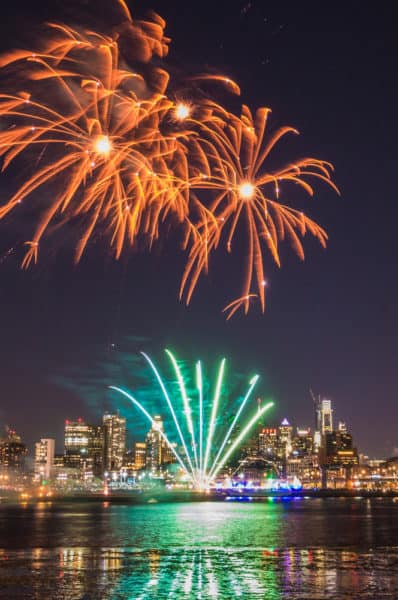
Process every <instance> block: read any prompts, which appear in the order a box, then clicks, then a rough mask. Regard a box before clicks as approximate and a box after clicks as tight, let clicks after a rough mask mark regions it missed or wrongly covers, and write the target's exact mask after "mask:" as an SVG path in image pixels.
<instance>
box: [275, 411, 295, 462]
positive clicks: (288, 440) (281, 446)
mask: <svg viewBox="0 0 398 600" xmlns="http://www.w3.org/2000/svg"><path fill="white" fill-rule="evenodd" d="M292 433H293V427H292V426H291V425H290V423H289V421H288V420H287V419H286V418H285V419H283V421H282V423H281V424H280V425H279V427H278V441H279V443H278V457H279V458H280V459H282V460H286V459H287V457H288V456H289V455H290V453H291V451H292Z"/></svg>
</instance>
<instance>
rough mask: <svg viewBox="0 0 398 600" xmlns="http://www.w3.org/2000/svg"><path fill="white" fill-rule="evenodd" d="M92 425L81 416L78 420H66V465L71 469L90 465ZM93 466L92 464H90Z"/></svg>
mask: <svg viewBox="0 0 398 600" xmlns="http://www.w3.org/2000/svg"><path fill="white" fill-rule="evenodd" d="M89 441H90V425H88V424H87V423H85V422H84V421H83V419H81V418H79V419H77V421H70V420H69V419H67V420H66V421H65V442H64V444H65V451H64V466H65V467H67V468H71V469H84V470H85V469H86V468H87V467H89V465H88V464H87V463H88V461H89V457H88V448H89ZM90 466H91V465H90Z"/></svg>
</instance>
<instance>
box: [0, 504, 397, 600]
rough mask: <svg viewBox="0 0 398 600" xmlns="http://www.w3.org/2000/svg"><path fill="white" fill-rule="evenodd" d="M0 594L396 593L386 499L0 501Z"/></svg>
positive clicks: (374, 599)
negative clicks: (138, 502) (21, 503)
mask: <svg viewBox="0 0 398 600" xmlns="http://www.w3.org/2000/svg"><path fill="white" fill-rule="evenodd" d="M0 598H7V599H8V598H10V599H11V598H12V599H14V598H15V599H22V598H24V599H40V600H42V599H46V600H47V599H57V600H69V599H71V600H72V599H76V600H78V599H79V600H83V599H84V600H94V599H95V600H97V599H98V600H107V599H128V600H133V599H137V600H138V599H142V600H143V599H163V598H186V599H194V598H202V599H203V600H206V599H213V598H220V599H222V600H230V599H232V598H246V599H247V598H264V599H267V600H273V599H289V600H297V599H301V600H324V599H326V598H336V599H339V600H345V599H350V600H352V599H358V600H360V599H364V598H367V599H369V600H370V599H371V600H383V599H386V598H389V599H398V503H393V502H392V501H389V500H377V499H375V500H364V499H362V500H360V499H358V500H341V499H330V500H324V499H307V500H306V499H303V500H291V501H289V502H281V501H277V502H265V503H258V504H248V503H245V504H239V503H210V502H209V503H207V502H206V503H203V502H202V503H186V504H148V505H126V506H125V505H115V504H108V503H104V504H90V503H79V504H77V503H70V504H53V505H51V504H46V503H42V504H38V505H36V506H26V507H19V506H15V507H10V506H8V507H7V506H1V505H0Z"/></svg>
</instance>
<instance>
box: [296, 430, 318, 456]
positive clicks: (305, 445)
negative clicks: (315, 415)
mask: <svg viewBox="0 0 398 600" xmlns="http://www.w3.org/2000/svg"><path fill="white" fill-rule="evenodd" d="M313 453H314V438H313V436H312V434H311V429H310V428H309V427H307V428H300V427H297V429H296V435H295V436H294V437H293V438H292V454H294V455H295V456H300V457H301V456H309V455H312V454H313Z"/></svg>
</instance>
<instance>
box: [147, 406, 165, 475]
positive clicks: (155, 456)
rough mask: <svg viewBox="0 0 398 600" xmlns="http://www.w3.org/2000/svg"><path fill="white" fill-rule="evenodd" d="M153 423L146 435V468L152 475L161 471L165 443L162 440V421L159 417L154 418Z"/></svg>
mask: <svg viewBox="0 0 398 600" xmlns="http://www.w3.org/2000/svg"><path fill="white" fill-rule="evenodd" d="M153 419H154V423H153V424H152V427H151V429H150V430H149V431H148V433H147V435H146V439H145V442H146V444H145V445H146V468H147V469H148V471H150V472H151V473H154V474H158V473H159V471H160V470H161V466H162V462H163V452H164V446H165V442H164V440H163V438H162V435H161V433H160V432H161V431H163V420H162V417H161V416H160V415H155V416H154V418H153Z"/></svg>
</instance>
